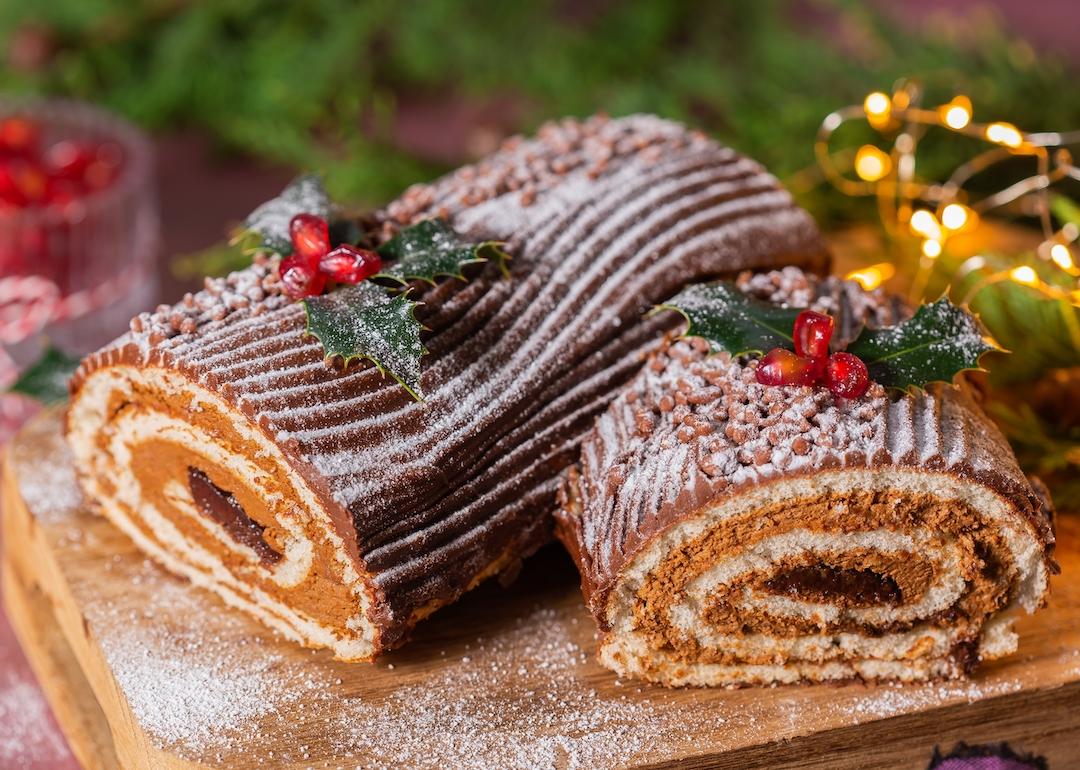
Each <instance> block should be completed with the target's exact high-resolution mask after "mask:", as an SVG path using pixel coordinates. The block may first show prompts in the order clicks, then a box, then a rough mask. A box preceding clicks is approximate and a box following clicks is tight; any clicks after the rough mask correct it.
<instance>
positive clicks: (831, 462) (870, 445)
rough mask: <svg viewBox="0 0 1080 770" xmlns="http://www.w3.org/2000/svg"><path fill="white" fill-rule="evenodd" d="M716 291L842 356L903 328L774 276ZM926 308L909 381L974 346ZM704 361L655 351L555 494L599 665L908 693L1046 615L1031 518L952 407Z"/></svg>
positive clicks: (999, 649)
mask: <svg viewBox="0 0 1080 770" xmlns="http://www.w3.org/2000/svg"><path fill="white" fill-rule="evenodd" d="M736 289H741V290H742V291H743V292H744V293H749V294H750V295H751V296H752V297H756V298H758V299H760V300H767V301H769V302H770V303H774V305H777V304H779V305H786V306H793V307H796V308H805V307H807V306H810V307H811V308H813V309H815V310H816V311H818V312H823V313H824V312H827V313H831V314H832V317H833V319H834V322H835V325H836V331H835V337H836V340H835V341H836V342H837V343H839V345H840V347H841V348H842V347H843V346H844V345H845V344H846V343H848V342H850V341H851V340H852V339H853V337H854V335H856V334H858V333H859V332H860V329H861V327H862V326H863V323H864V322H866V323H867V324H868V325H870V327H873V326H877V327H893V328H895V327H894V324H896V323H897V322H898V321H901V320H903V319H906V318H908V317H909V316H910V311H909V310H908V309H907V308H905V307H904V306H903V305H902V304H901V303H899V302H897V301H896V300H894V299H889V298H888V297H886V296H883V295H881V294H880V293H867V292H864V291H863V290H862V289H861V288H859V287H858V286H857V285H856V284H854V283H851V282H842V281H839V280H838V279H834V278H829V279H824V280H818V279H815V278H811V277H808V276H807V275H805V274H804V273H802V272H801V271H799V270H797V269H794V268H785V270H783V271H781V272H774V273H771V274H759V275H756V276H753V277H744V278H741V279H740V281H739V282H738V285H737V287H733V288H732V289H731V291H736ZM740 302H741V300H740ZM736 304H737V305H738V304H739V303H736ZM688 307H689V305H688ZM925 307H927V308H928V309H927V310H926V311H925V312H924V313H923V315H922V316H921V317H920V319H918V320H919V322H920V324H921V323H922V321H923V320H925V319H930V320H931V321H932V320H933V319H934V316H935V314H937V315H938V316H939V317H945V316H946V315H950V314H951V317H954V318H960V319H961V320H960V322H958V323H953V324H951V325H950V331H949V332H948V333H945V334H940V335H938V334H936V330H933V329H931V332H930V340H931V343H930V345H929V346H928V347H929V349H931V350H933V351H936V352H934V353H933V355H936V356H937V357H938V358H937V360H935V359H933V358H931V359H929V360H926V361H924V362H923V365H925V364H933V365H939V364H940V363H941V360H940V359H941V358H942V357H943V356H946V355H947V352H944V353H943V352H942V351H943V350H944V348H945V346H946V345H952V346H956V348H957V349H959V348H960V347H961V346H963V345H969V347H970V346H971V344H972V343H973V345H974V349H975V350H976V351H979V350H982V349H983V348H982V346H981V343H980V342H979V339H978V338H977V337H975V336H974V335H975V328H976V327H975V323H974V321H973V319H971V320H970V321H966V322H965V321H963V316H962V315H960V311H959V310H958V309H955V308H951V307H950V306H948V305H947V304H946V303H945V301H944V300H940V301H939V302H938V303H935V304H934V305H933V306H925ZM757 312H759V309H758V308H757V306H756V305H749V304H747V305H745V306H743V305H739V307H738V309H737V310H732V311H731V312H729V313H728V318H727V319H725V320H730V318H731V317H734V316H735V315H738V314H739V313H746V317H749V315H750V314H752V313H757ZM795 312H797V311H795ZM807 315H809V314H807ZM689 317H690V318H691V319H694V318H695V316H694V315H691V316H689ZM758 317H764V316H758ZM819 318H820V317H819ZM969 318H970V317H969ZM697 320H698V321H700V318H699V319H697ZM821 320H827V319H821ZM769 324H770V325H772V326H774V327H775V326H776V324H775V318H773V319H772V320H771V321H769ZM916 325H919V324H916ZM930 325H931V326H932V324H930ZM923 326H924V328H923V332H924V333H925V331H926V324H923ZM713 328H714V329H719V330H720V331H721V332H730V330H731V328H732V327H726V328H720V327H713ZM789 328H790V327H789ZM906 328H907V329H908V330H911V329H912V328H913V327H912V326H910V325H909V326H908V327H906ZM965 335H966V336H968V337H970V338H971V339H964V337H965ZM897 338H899V337H897ZM796 339H798V336H797V333H796ZM878 339H879V340H882V339H884V340H885V342H888V341H889V340H888V339H887V338H878ZM796 344H797V343H796ZM826 344H828V341H827V340H826ZM908 347H911V348H914V346H913V345H911V346H908ZM710 350H711V348H710V345H709V343H707V342H706V341H705V338H703V337H687V338H685V339H680V340H677V341H673V342H672V343H671V344H670V345H669V346H668V347H666V349H664V350H662V351H660V352H658V353H657V354H656V356H655V357H654V358H653V359H652V361H651V362H650V363H649V364H648V365H647V366H646V367H644V368H643V369H642V371H641V372H640V374H639V375H638V376H637V377H636V378H635V379H634V380H633V381H632V382H631V383H630V384H629V385H627V386H626V388H625V389H624V392H623V393H622V394H621V395H620V396H619V397H618V399H616V400H615V401H614V402H613V403H612V404H611V406H610V407H609V409H608V410H607V411H606V412H605V413H604V414H603V415H602V416H601V417H600V418H599V419H598V420H597V423H596V426H595V428H594V429H593V431H592V432H591V433H590V434H589V435H588V437H587V438H586V439H585V440H584V441H583V445H582V459H581V463H580V467H578V468H577V469H575V470H573V471H572V472H571V473H570V476H569V481H568V484H567V485H566V488H565V489H564V491H563V494H562V495H561V497H562V498H563V504H564V507H563V509H562V510H561V511H560V513H559V514H558V519H559V528H558V533H559V536H560V538H561V539H562V540H563V541H564V542H565V543H566V544H567V546H568V548H569V549H570V551H571V552H572V554H573V555H574V557H575V560H576V562H577V564H578V566H579V568H580V571H581V576H582V586H583V589H584V592H585V596H586V599H587V602H588V605H589V608H590V609H591V611H592V613H593V614H594V616H595V618H596V622H597V624H598V625H599V627H600V631H601V636H600V642H599V645H600V646H599V659H600V661H601V662H602V663H603V664H604V665H606V666H607V667H609V668H611V669H613V670H614V671H616V672H618V673H619V674H620V675H623V676H631V677H641V678H645V679H649V680H653V681H658V682H663V683H665V684H669V685H685V684H691V685H729V684H766V683H774V682H793V681H799V680H835V679H848V678H857V677H858V678H864V679H895V680H923V679H928V678H945V677H954V676H958V675H962V674H964V673H966V672H967V671H969V670H970V669H971V667H972V666H974V665H975V663H976V662H977V661H979V660H980V659H983V660H985V659H991V658H996V657H999V656H1002V655H1005V654H1007V653H1009V652H1012V651H1013V650H1014V649H1015V648H1016V644H1017V639H1016V635H1015V634H1014V633H1013V632H1012V631H1011V630H1010V629H1011V625H1012V622H1013V620H1014V619H1015V617H1016V615H1017V613H1018V611H1019V610H1021V609H1024V610H1027V611H1029V612H1030V611H1033V610H1034V609H1036V608H1037V607H1039V606H1040V605H1041V604H1042V603H1043V602H1044V601H1045V597H1046V594H1047V586H1048V574H1049V573H1050V572H1052V571H1053V570H1054V569H1055V565H1054V562H1053V561H1052V559H1051V550H1052V545H1053V529H1052V521H1051V509H1050V507H1049V503H1048V502H1046V499H1045V496H1044V495H1043V494H1042V493H1041V492H1040V491H1039V490H1037V489H1036V488H1035V487H1033V486H1032V484H1031V483H1029V481H1028V479H1027V478H1025V476H1024V475H1023V473H1022V472H1021V471H1020V469H1019V467H1018V466H1017V464H1016V460H1015V459H1014V457H1013V454H1012V451H1011V450H1010V448H1009V445H1008V444H1007V443H1006V441H1005V439H1004V438H1003V437H1002V435H1001V433H1000V432H999V431H998V430H997V429H996V427H995V426H994V425H993V424H992V423H991V422H990V420H989V419H988V418H987V417H986V415H985V414H984V413H983V411H982V410H981V408H980V407H979V406H978V405H977V403H976V401H975V400H974V399H973V397H972V396H971V395H970V394H969V393H968V392H967V391H966V390H965V389H963V388H955V387H953V386H951V385H948V384H943V383H939V384H936V385H930V386H928V388H927V389H926V390H917V391H915V392H908V393H897V392H889V393H887V392H886V391H885V390H884V389H883V388H882V387H881V385H880V383H877V384H868V380H864V381H863V383H862V385H861V389H862V388H865V392H864V393H862V394H861V395H860V396H859V397H857V398H841V397H837V396H835V395H834V394H833V393H832V392H830V390H829V389H827V388H825V387H822V386H820V385H817V386H808V385H784V386H776V385H769V384H762V383H761V382H760V381H759V379H758V376H757V375H758V372H757V368H758V367H760V366H762V365H763V363H762V362H763V361H765V360H766V359H756V358H754V357H753V356H734V357H733V356H732V355H730V354H729V353H728V352H721V353H718V354H712V355H710ZM849 350H850V348H849ZM842 355H843V354H841V356H842ZM766 358H768V357H766ZM793 358H794V357H793V356H791V357H789V360H793ZM830 360H831V359H830ZM893 360H896V359H893ZM864 371H865V370H864ZM873 371H874V368H873V367H871V372H873ZM766 374H768V373H766ZM762 379H765V380H766V381H768V380H769V377H768V376H766V377H763V378H762ZM827 379H828V378H827V377H826V380H827ZM830 387H832V386H830Z"/></svg>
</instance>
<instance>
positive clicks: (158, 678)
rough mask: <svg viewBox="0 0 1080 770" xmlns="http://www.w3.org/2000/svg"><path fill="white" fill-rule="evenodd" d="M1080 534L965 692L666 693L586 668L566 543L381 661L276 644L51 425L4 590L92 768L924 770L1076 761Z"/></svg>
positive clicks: (27, 489) (11, 485)
mask: <svg viewBox="0 0 1080 770" xmlns="http://www.w3.org/2000/svg"><path fill="white" fill-rule="evenodd" d="M1078 524H1080V522H1078V521H1077V520H1076V518H1071V517H1068V516H1064V517H1062V519H1061V521H1060V526H1059V545H1058V557H1059V560H1060V562H1061V565H1062V569H1063V574H1062V575H1061V576H1059V577H1058V578H1056V579H1055V582H1054V585H1053V589H1054V590H1053V597H1052V599H1051V603H1050V606H1049V607H1048V608H1047V609H1046V610H1044V611H1042V612H1040V613H1038V614H1036V615H1035V616H1032V617H1025V618H1024V619H1023V620H1022V621H1021V622H1020V624H1019V630H1020V634H1021V644H1020V650H1019V652H1018V653H1016V654H1015V655H1013V656H1011V657H1010V658H1008V659H1005V660H1002V661H997V662H994V663H992V664H988V665H986V666H984V667H983V668H982V669H980V671H979V672H978V673H977V674H976V676H975V677H974V678H973V679H972V680H969V681H962V682H947V683H937V684H930V685H917V686H895V685H884V686H870V685H864V684H862V683H849V684H844V685H832V686H802V687H777V688H771V689H744V690H712V691H709V690H692V689H684V690H665V689H662V688H658V687H652V686H645V685H637V684H636V683H633V682H619V681H617V680H616V679H615V677H614V676H613V675H611V674H610V673H609V672H607V671H606V670H604V669H602V668H600V667H599V666H598V665H597V664H596V663H595V662H594V661H593V659H592V647H593V627H592V625H591V622H590V621H589V619H588V616H587V615H586V613H585V611H584V608H583V606H582V603H581V598H580V595H579V593H578V588H577V585H576V576H575V574H574V572H573V569H572V567H571V565H570V563H569V561H568V560H567V559H566V557H565V556H564V555H563V554H562V553H561V552H560V551H559V550H558V549H557V548H555V547H552V548H549V549H545V550H544V551H542V552H541V553H540V554H538V555H537V556H536V557H535V558H533V559H531V560H529V562H528V563H527V564H526V566H525V569H524V570H523V573H522V574H521V576H520V577H519V579H518V580H517V581H516V582H515V583H514V584H513V585H512V586H510V587H508V588H503V587H500V586H499V585H497V584H494V583H492V584H488V585H484V586H482V587H481V588H479V589H478V590H476V591H474V592H473V593H472V594H471V595H469V596H468V597H466V599H465V600H464V601H462V602H460V603H458V604H457V605H455V606H453V607H450V608H448V609H447V610H444V611H441V612H439V613H438V614H437V615H435V616H434V617H433V618H432V619H431V620H430V621H428V622H426V623H424V624H423V625H422V627H421V628H420V629H419V630H418V631H417V633H416V636H415V638H414V639H413V641H412V643H410V644H409V645H408V646H406V647H405V648H404V649H403V650H400V651H398V652H395V653H393V654H391V655H388V656H387V657H386V658H384V659H381V660H380V661H379V662H378V663H376V664H374V665H366V664H344V663H339V662H336V661H333V660H332V659H331V658H330V656H329V655H327V654H326V653H325V652H314V651H310V650H304V649H301V648H300V647H297V646H295V645H293V644H291V643H289V642H288V641H285V640H283V639H281V638H280V637H278V636H276V635H275V634H273V633H272V632H269V631H267V630H266V629H265V628H263V627H262V626H261V625H259V624H257V623H255V622H254V621H251V620H249V619H248V618H247V617H246V616H244V615H242V614H241V613H238V612H237V611H235V610H232V609H230V608H227V607H225V606H224V605H223V604H221V602H219V601H218V600H217V599H216V598H214V597H213V596H211V595H210V594H207V593H205V592H202V591H200V590H198V589H195V588H193V587H191V586H189V585H187V584H186V583H184V582H182V581H180V580H178V579H176V578H174V577H172V576H171V575H169V574H167V573H165V572H164V571H163V570H161V569H160V568H158V567H157V566H155V565H153V564H151V563H149V562H148V561H147V560H145V559H144V558H143V556H142V555H141V553H139V552H138V551H137V550H136V549H135V548H134V547H133V546H132V544H131V543H130V542H129V541H128V540H127V539H126V538H124V536H122V535H121V534H120V533H119V532H118V531H116V530H114V529H113V528H112V527H111V525H109V524H108V523H107V522H106V521H104V520H103V519H101V518H100V517H98V516H96V515H95V514H93V513H92V512H91V511H90V510H89V508H88V506H87V505H86V504H85V502H83V501H82V500H81V498H80V496H79V494H78V491H77V488H76V487H75V485H74V479H73V476H72V474H71V470H70V466H69V465H68V461H67V454H66V450H65V447H64V445H63V442H62V439H61V438H60V436H59V422H58V419H57V417H56V416H55V415H46V416H44V417H43V418H41V419H39V420H37V421H36V422H35V423H33V424H32V425H31V426H29V428H28V429H27V430H26V431H25V432H24V433H23V435H22V436H21V438H19V439H18V440H17V441H16V442H15V443H14V444H12V446H11V447H9V449H8V450H7V454H6V457H5V462H4V471H3V528H4V533H3V534H4V536H3V544H4V549H5V553H4V561H3V565H4V569H3V583H4V597H5V604H6V608H7V611H8V612H9V614H10V617H11V621H12V623H13V625H14V626H15V629H16V631H17V633H18V635H19V637H20V640H21V641H22V644H23V646H24V648H25V649H26V651H27V654H28V656H29V657H30V659H31V663H32V665H33V666H34V669H35V671H36V673H37V675H38V677H39V678H40V679H41V681H42V684H43V686H44V688H45V691H46V693H47V695H48V697H49V699H50V702H51V704H52V705H53V708H54V709H55V711H56V714H57V717H58V719H59V720H60V723H61V725H62V727H63V729H64V731H65V734H66V735H67V737H68V739H69V741H70V742H71V745H72V748H73V751H74V752H75V753H76V755H77V756H78V757H79V759H80V761H81V762H83V763H84V764H85V765H86V766H87V767H92V768H116V767H123V768H155V770H156V769H157V768H204V767H228V768H240V769H245V768H269V767H281V768H356V767H364V768H367V767H375V768H378V767H393V768H398V769H399V770H406V768H412V767H427V766H438V767H442V768H454V767H555V768H574V767H582V768H584V767H680V768H706V767H708V768H837V769H838V770H844V769H847V768H860V769H869V768H889V769H890V770H895V769H897V768H901V769H903V768H911V769H912V770H916V769H917V770H922V769H923V768H925V767H926V765H927V763H928V761H929V758H930V755H931V753H932V751H933V749H934V747H935V746H938V745H940V746H942V747H943V748H949V747H951V746H952V745H953V744H954V743H955V742H957V741H960V740H964V741H967V742H969V743H979V742H990V741H1001V740H1007V741H1009V742H1011V743H1012V744H1013V745H1014V746H1016V747H1018V748H1022V749H1024V750H1027V751H1033V752H1036V753H1039V754H1042V755H1044V756H1045V757H1046V758H1047V759H1048V760H1049V763H1050V767H1051V768H1052V769H1053V770H1067V768H1072V767H1080V708H1078V705H1080V587H1078V586H1077V585H1076V584H1075V582H1074V581H1073V579H1072V576H1073V575H1075V574H1076V571H1077V570H1078V569H1080V526H1078Z"/></svg>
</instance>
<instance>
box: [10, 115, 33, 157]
mask: <svg viewBox="0 0 1080 770" xmlns="http://www.w3.org/2000/svg"><path fill="white" fill-rule="evenodd" d="M40 141H41V127H40V126H38V124H37V123H36V122H34V121H33V120H31V119H30V118H24V117H18V116H15V117H10V118H4V119H3V120H0V152H2V153H4V154H5V155H34V154H36V153H37V149H38V144H39V142H40Z"/></svg>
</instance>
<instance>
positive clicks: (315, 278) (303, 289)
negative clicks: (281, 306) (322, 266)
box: [278, 254, 326, 299]
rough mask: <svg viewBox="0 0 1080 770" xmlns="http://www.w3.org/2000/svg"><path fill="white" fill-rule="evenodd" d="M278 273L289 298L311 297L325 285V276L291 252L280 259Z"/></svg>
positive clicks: (318, 292) (319, 292) (320, 291)
mask: <svg viewBox="0 0 1080 770" xmlns="http://www.w3.org/2000/svg"><path fill="white" fill-rule="evenodd" d="M278 275H280V276H281V283H282V284H283V285H284V287H285V294H286V296H288V297H290V298H291V299H301V298H303V297H313V296H315V295H316V294H321V293H322V290H323V288H324V287H325V286H326V276H325V275H323V274H322V273H320V272H319V271H318V270H315V269H314V268H312V267H311V265H310V264H308V261H307V260H306V259H304V258H303V257H301V256H299V255H296V254H293V255H291V256H288V257H286V258H285V259H283V260H281V264H280V265H279V266H278Z"/></svg>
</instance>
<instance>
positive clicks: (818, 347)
mask: <svg viewBox="0 0 1080 770" xmlns="http://www.w3.org/2000/svg"><path fill="white" fill-rule="evenodd" d="M833 323H834V322H833V319H832V316H828V315H825V314H824V313H815V312H814V311H813V310H804V311H802V312H801V313H799V315H798V317H797V318H796V319H795V333H794V335H793V336H794V338H795V354H796V355H800V356H807V357H810V358H825V357H826V356H828V355H829V341H830V340H831V339H832V335H833Z"/></svg>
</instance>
